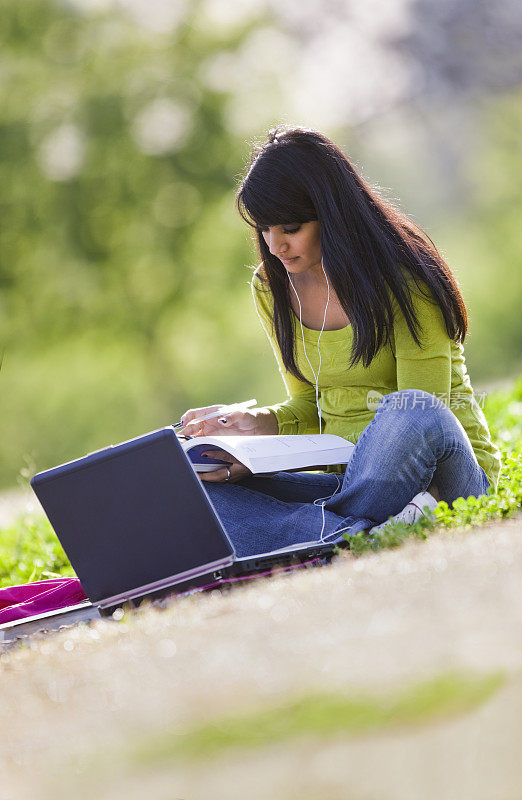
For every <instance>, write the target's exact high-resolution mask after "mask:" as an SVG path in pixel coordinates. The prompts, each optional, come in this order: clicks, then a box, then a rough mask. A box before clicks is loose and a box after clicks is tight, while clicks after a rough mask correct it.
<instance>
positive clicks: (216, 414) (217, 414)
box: [172, 400, 257, 429]
mask: <svg viewBox="0 0 522 800" xmlns="http://www.w3.org/2000/svg"><path fill="white" fill-rule="evenodd" d="M256 404H257V400H245V402H244V403H232V405H230V406H223V408H220V409H219V411H213V412H212V413H211V414H205V416H204V417H199V419H192V420H191V422H204V421H205V420H206V419H215V417H222V416H224V415H225V414H227V413H230V411H237V410H239V409H243V408H252V406H255V405H256ZM187 424H188V423H187ZM172 427H173V428H174V429H176V428H183V422H177V423H176V424H175V425H173V426H172Z"/></svg>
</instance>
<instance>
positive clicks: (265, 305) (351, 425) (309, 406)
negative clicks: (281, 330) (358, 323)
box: [251, 268, 500, 489]
mask: <svg viewBox="0 0 522 800" xmlns="http://www.w3.org/2000/svg"><path fill="white" fill-rule="evenodd" d="M251 285H252V294H253V297H254V303H255V306H256V309H257V312H258V314H259V318H260V320H261V323H262V325H263V328H264V329H265V332H266V334H267V336H268V339H269V341H270V344H271V345H272V349H273V351H274V354H275V357H276V360H277V362H278V364H279V372H280V373H281V377H282V378H283V381H284V384H285V387H286V392H287V395H288V399H287V400H285V401H284V402H283V403H277V404H276V405H273V406H268V408H270V409H271V410H272V411H273V412H274V413H275V415H276V417H277V421H278V425H279V433H281V434H283V433H286V434H296V433H318V432H319V420H318V414H317V407H316V404H315V380H314V377H313V375H312V371H311V369H310V367H309V366H308V362H307V360H306V358H305V355H304V351H303V339H302V335H301V326H300V324H299V318H298V317H297V316H296V315H295V314H294V313H293V312H292V318H293V323H294V337H295V342H296V363H297V366H298V368H299V370H300V371H301V373H302V374H303V375H304V376H305V377H306V378H307V380H309V381H310V382H311V383H312V384H314V385H313V386H309V385H308V384H307V383H304V381H301V380H298V379H297V378H296V377H294V375H292V374H291V373H289V372H288V371H287V370H286V369H285V367H284V366H283V362H282V359H281V353H280V350H279V347H278V344H277V340H276V337H275V333H274V328H273V298H272V293H271V292H270V290H269V288H268V285H267V284H266V283H264V282H263V281H262V279H261V277H260V274H259V268H258V270H256V273H255V274H254V276H253V278H252V284H251ZM410 286H411V291H412V299H413V302H414V307H415V311H416V314H417V317H418V320H419V323H420V325H421V334H420V337H419V338H420V340H421V343H422V348H421V347H418V345H416V344H415V341H414V339H413V337H412V335H411V333H410V331H409V328H408V325H407V323H406V320H405V318H404V315H403V314H402V312H401V310H400V308H399V306H398V304H397V302H396V301H395V298H393V301H392V302H393V309H394V326H393V336H392V339H391V341H390V342H388V344H386V345H385V346H384V347H382V348H381V349H380V351H379V352H378V353H377V355H376V356H375V358H374V359H373V361H372V362H371V364H370V366H369V367H363V366H362V365H361V363H360V362H359V363H358V364H356V365H355V366H354V367H351V368H350V367H349V359H350V353H351V347H352V341H353V333H352V327H351V325H348V326H347V327H346V328H342V329H341V330H336V331H323V334H322V336H321V342H320V348H321V372H320V375H319V403H320V406H321V412H322V419H323V422H322V432H323V433H334V434H337V435H338V436H342V437H343V438H345V439H348V440H349V441H351V442H354V443H355V442H356V441H357V439H358V438H359V436H360V435H361V433H362V432H363V430H364V428H365V427H366V426H367V425H368V423H369V422H371V420H372V419H373V417H374V415H375V408H376V405H377V402H378V400H379V398H380V396H381V395H385V394H389V393H390V392H396V391H400V390H401V389H421V390H424V391H426V392H430V393H431V394H433V395H435V396H436V397H438V398H440V399H441V400H443V401H444V402H445V403H446V405H449V407H450V409H451V410H452V411H453V413H454V414H455V416H456V417H457V419H458V420H459V421H460V423H461V424H462V426H463V428H464V430H465V431H466V433H467V435H468V437H469V440H470V442H471V445H472V447H473V450H474V451H475V455H476V457H477V461H478V463H479V464H480V466H481V467H482V468H483V470H484V472H485V473H486V475H487V477H488V480H489V484H490V486H493V487H494V488H495V489H496V487H497V482H498V475H499V471H500V456H499V451H498V449H497V448H496V447H495V446H494V444H493V443H492V441H491V437H490V434H489V430H488V426H487V422H486V419H485V417H484V414H483V412H482V410H481V408H480V406H479V405H478V403H477V401H476V399H475V397H474V394H473V389H472V387H471V383H470V380H469V376H468V373H467V370H466V362H465V360H464V350H463V347H462V345H461V344H456V343H455V342H454V341H452V340H451V339H450V338H449V336H448V334H447V331H446V327H445V324H444V319H443V316H442V312H441V310H440V307H439V306H438V304H437V302H436V301H435V299H434V298H433V296H432V295H431V294H430V293H429V290H428V288H427V286H426V287H425V290H426V293H427V296H426V295H425V294H423V293H421V292H420V291H419V290H418V289H417V287H416V286H415V284H413V283H410ZM303 331H304V338H305V342H306V352H307V354H308V358H309V359H310V361H311V363H312V366H313V368H314V370H315V372H316V373H317V370H318V367H319V356H318V352H317V340H318V338H319V331H316V330H312V329H311V328H306V327H305V326H304V325H303ZM333 469H335V468H333Z"/></svg>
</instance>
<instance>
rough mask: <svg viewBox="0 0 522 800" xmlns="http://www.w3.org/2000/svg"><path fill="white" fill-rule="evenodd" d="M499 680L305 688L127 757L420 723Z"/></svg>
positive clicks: (471, 702)
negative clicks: (379, 690)
mask: <svg viewBox="0 0 522 800" xmlns="http://www.w3.org/2000/svg"><path fill="white" fill-rule="evenodd" d="M503 683H504V677H503V676H502V675H500V674H498V673H495V674H490V675H486V676H473V675H464V674H458V673H452V674H448V675H443V676H440V677H437V678H435V679H432V680H430V681H427V682H424V683H420V684H418V685H416V686H413V687H410V688H408V689H406V690H402V691H401V692H394V693H392V694H387V695H383V694H380V695H377V696H374V697H372V696H357V697H355V696H354V697H346V696H345V697H343V696H342V695H336V694H326V693H324V694H319V693H317V694H309V695H305V696H301V697H298V698H293V699H292V700H291V701H290V702H288V703H285V704H283V705H278V706H275V707H271V708H263V709H260V710H255V711H252V712H250V713H247V714H241V715H233V716H227V717H223V718H220V719H215V720H213V721H212V722H210V723H205V724H203V725H199V726H197V727H194V728H192V729H190V730H188V731H187V733H185V734H180V733H179V732H176V733H173V732H170V731H166V732H163V733H162V734H159V735H155V736H152V737H150V738H148V739H147V740H146V741H145V742H141V743H140V744H139V745H138V746H137V747H136V748H132V752H130V753H127V754H128V755H130V756H131V758H132V762H133V763H136V762H138V763H140V764H142V765H151V764H158V763H164V762H168V761H171V760H176V759H189V760H199V759H206V758H208V757H212V756H217V755H221V754H222V753H225V752H227V751H229V750H237V749H243V750H245V749H254V748H258V747H265V746H273V745H274V744H278V743H281V742H287V741H291V740H295V739H298V738H302V737H306V736H307V737H310V736H315V737H318V738H320V739H321V741H323V740H324V739H325V738H326V737H334V736H339V735H343V734H344V735H348V736H350V735H352V736H353V735H360V734H364V733H368V732H373V731H378V730H381V729H384V728H388V727H391V726H398V725H412V724H417V725H418V724H424V723H427V722H431V721H433V720H436V719H437V718H442V717H446V716H449V715H455V714H461V713H465V712H467V711H470V710H471V709H473V708H476V707H478V706H480V705H481V704H482V703H484V702H485V701H486V700H488V699H489V698H490V697H491V696H492V695H494V694H495V693H496V692H497V691H498V689H499V688H500V687H501V686H502V684H503Z"/></svg>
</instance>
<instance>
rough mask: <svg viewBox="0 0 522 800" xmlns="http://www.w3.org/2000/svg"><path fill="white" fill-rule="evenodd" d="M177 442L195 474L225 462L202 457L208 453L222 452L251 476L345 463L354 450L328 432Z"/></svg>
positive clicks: (350, 445) (225, 437) (224, 437)
mask: <svg viewBox="0 0 522 800" xmlns="http://www.w3.org/2000/svg"><path fill="white" fill-rule="evenodd" d="M180 443H181V446H182V447H183V449H184V450H185V452H186V453H187V455H188V457H189V458H190V460H191V461H192V464H193V466H194V469H195V470H196V471H197V472H211V471H212V470H216V469H220V468H221V467H222V465H223V463H226V462H222V461H220V460H219V459H215V458H210V457H208V456H204V455H203V453H205V452H206V451H208V450H225V451H226V452H227V453H230V455H232V456H235V458H237V460H238V461H241V463H242V464H244V465H245V467H248V469H249V470H250V471H251V472H253V473H257V472H280V471H281V470H285V469H299V468H300V467H303V468H304V467H315V466H318V465H320V466H326V465H328V464H347V463H348V461H349V460H350V458H351V457H352V453H353V450H354V445H353V444H352V443H351V442H348V441H346V439H343V438H342V436H334V435H333V434H331V433H322V434H319V433H311V434H297V435H293V436H292V435H291V436H280V435H275V436H196V437H194V438H193V439H183V438H182V437H180Z"/></svg>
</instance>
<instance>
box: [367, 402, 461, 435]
mask: <svg viewBox="0 0 522 800" xmlns="http://www.w3.org/2000/svg"><path fill="white" fill-rule="evenodd" d="M377 414H379V415H382V414H385V415H386V416H389V417H391V418H392V419H393V423H392V424H393V425H394V427H398V423H399V421H402V422H403V425H404V427H407V428H410V427H411V425H412V424H415V428H416V429H417V430H419V431H421V432H422V434H423V435H424V437H425V440H426V441H427V442H428V443H429V444H430V446H431V447H432V448H434V447H436V445H437V443H438V442H439V440H440V436H441V430H442V427H443V426H444V423H446V424H447V422H448V419H447V415H448V414H450V415H451V417H454V415H453V414H452V412H451V411H450V410H449V409H448V407H447V406H446V404H445V403H444V402H443V401H442V400H441V399H440V398H439V397H436V395H433V394H430V392H425V391H424V390H422V389H402V390H401V391H398V392H390V394H386V395H384V397H382V398H381V400H380V402H379V404H378V406H377V410H376V416H377ZM454 419H456V418H454Z"/></svg>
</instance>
